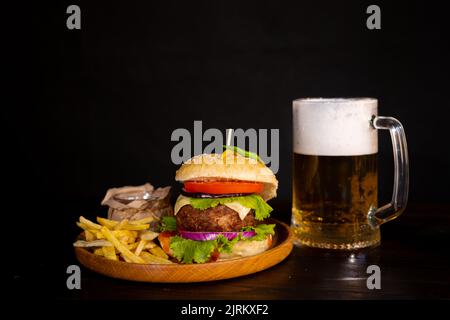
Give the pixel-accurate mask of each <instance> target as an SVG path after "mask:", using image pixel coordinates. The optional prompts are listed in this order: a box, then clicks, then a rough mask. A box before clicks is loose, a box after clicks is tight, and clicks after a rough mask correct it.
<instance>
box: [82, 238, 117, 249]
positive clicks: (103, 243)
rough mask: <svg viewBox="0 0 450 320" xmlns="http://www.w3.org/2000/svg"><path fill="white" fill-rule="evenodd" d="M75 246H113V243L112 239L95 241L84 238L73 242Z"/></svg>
mask: <svg viewBox="0 0 450 320" xmlns="http://www.w3.org/2000/svg"><path fill="white" fill-rule="evenodd" d="M73 246H74V247H83V248H90V247H112V246H113V244H112V243H111V242H110V241H107V240H94V241H84V240H78V241H76V242H75V243H74V244H73Z"/></svg>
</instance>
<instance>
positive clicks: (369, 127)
mask: <svg viewBox="0 0 450 320" xmlns="http://www.w3.org/2000/svg"><path fill="white" fill-rule="evenodd" d="M377 108H378V101H377V100H376V99H372V98H355V99H340V98H336V99H324V98H317V99H316V98H311V99H299V100H295V101H294V102H293V149H294V159H293V188H292V189H293V203H292V223H291V227H292V229H293V231H294V234H295V243H296V244H303V245H307V246H311V247H318V248H327V249H357V248H364V247H369V246H374V245H377V244H379V242H380V229H379V227H380V225H381V224H383V223H385V222H387V221H389V220H392V219H394V218H396V217H397V216H399V215H400V214H401V213H402V211H403V210H404V208H405V206H406V202H407V199H408V184H409V171H408V170H409V169H408V151H407V146H406V138H405V132H404V130H403V127H402V125H401V123H400V122H399V121H398V120H396V119H394V118H391V117H379V116H378V113H377ZM377 129H387V130H389V131H390V134H391V138H392V145H393V149H394V162H395V173H394V188H393V195H392V200H391V202H390V203H388V204H386V205H384V206H382V207H378V204H377V196H378V173H377V153H378V131H377Z"/></svg>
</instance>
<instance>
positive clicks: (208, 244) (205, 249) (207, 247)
mask: <svg viewBox="0 0 450 320" xmlns="http://www.w3.org/2000/svg"><path fill="white" fill-rule="evenodd" d="M216 241H217V240H209V241H194V240H189V239H184V238H182V237H180V236H175V237H172V238H171V240H170V249H172V251H173V256H174V257H175V258H177V259H178V260H179V261H180V262H182V263H193V262H196V263H205V262H207V261H208V260H209V259H210V257H211V254H212V253H213V251H214V249H215V248H216V245H217V244H216Z"/></svg>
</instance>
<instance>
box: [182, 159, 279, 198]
mask: <svg viewBox="0 0 450 320" xmlns="http://www.w3.org/2000/svg"><path fill="white" fill-rule="evenodd" d="M211 179H220V180H240V181H253V182H261V183H263V185H264V189H263V191H262V192H261V197H262V198H263V199H264V200H266V201H267V200H270V199H272V198H274V197H276V195H277V188H278V180H277V178H276V177H275V175H274V174H273V172H272V170H270V169H269V168H268V167H266V166H265V165H264V164H263V163H261V162H258V161H257V160H254V159H250V158H246V157H243V156H241V155H239V154H236V153H233V152H226V153H225V156H223V154H215V153H213V154H201V155H198V156H195V157H193V158H191V159H189V160H188V161H186V162H185V163H184V164H183V165H182V166H181V167H180V168H179V169H178V170H177V172H176V175H175V180H177V181H180V182H184V181H189V180H195V181H207V180H211Z"/></svg>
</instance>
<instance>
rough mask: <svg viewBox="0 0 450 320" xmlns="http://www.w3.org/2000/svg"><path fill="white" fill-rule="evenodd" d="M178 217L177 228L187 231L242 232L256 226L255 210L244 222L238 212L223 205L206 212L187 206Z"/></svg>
mask: <svg viewBox="0 0 450 320" xmlns="http://www.w3.org/2000/svg"><path fill="white" fill-rule="evenodd" d="M176 217H177V228H178V229H179V230H185V231H195V232H206V231H216V232H228V231H241V229H242V228H243V227H247V226H254V225H256V221H255V215H254V211H253V210H251V211H250V212H249V213H248V214H247V215H246V216H245V218H244V220H241V218H239V214H238V213H237V212H236V211H234V210H233V209H230V208H228V207H227V206H224V205H221V204H220V205H218V206H216V207H214V208H208V209H205V210H199V209H195V208H193V207H192V206H190V205H186V206H184V207H182V208H181V209H180V211H178V213H177V216H176Z"/></svg>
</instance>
